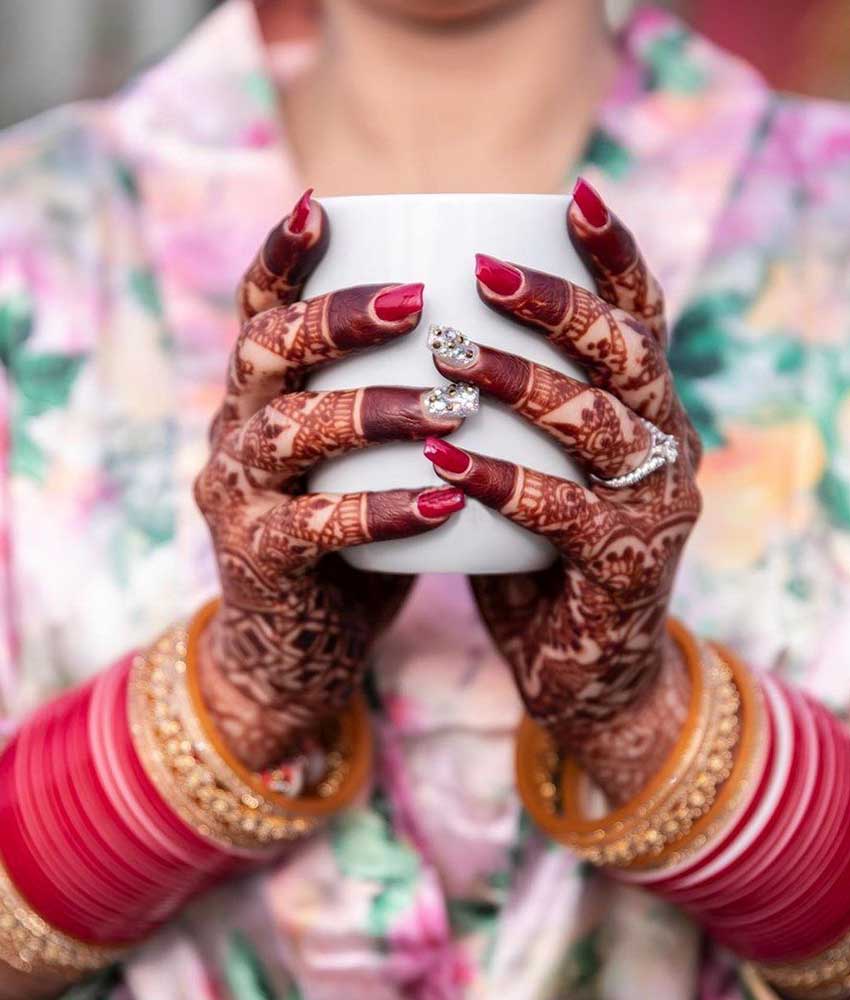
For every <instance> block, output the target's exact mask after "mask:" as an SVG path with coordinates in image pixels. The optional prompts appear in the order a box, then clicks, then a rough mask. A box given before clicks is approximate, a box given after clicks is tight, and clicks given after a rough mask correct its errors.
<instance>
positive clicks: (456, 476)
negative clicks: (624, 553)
mask: <svg viewBox="0 0 850 1000" xmlns="http://www.w3.org/2000/svg"><path fill="white" fill-rule="evenodd" d="M425 457H426V458H428V459H429V460H430V461H431V462H432V463H433V465H434V470H435V472H436V473H437V475H438V476H440V477H441V478H442V479H445V480H446V482H448V483H451V484H452V485H454V486H459V487H460V488H461V489H462V490H463V492H464V493H465V494H466V495H467V496H470V497H474V498H475V499H476V500H480V501H481V503H483V504H485V505H486V506H487V507H492V508H493V510H497V511H498V512H499V513H500V514H503V515H504V516H505V517H507V518H508V519H509V520H511V521H513V522H514V523H515V524H519V525H521V526H522V527H523V528H528V530H529V531H533V532H534V533H535V534H538V535H542V536H543V537H544V538H548V539H549V540H550V541H551V542H552V543H553V544H554V545H555V546H556V548H558V549H560V550H561V552H563V553H565V554H566V555H568V556H569V557H570V558H571V559H573V560H575V561H576V562H577V563H586V562H587V561H588V560H590V559H592V558H593V553H594V548H595V545H596V543H598V542H599V541H600V540H601V539H603V538H606V537H608V536H610V534H611V532H612V531H613V530H614V529H615V528H616V527H617V526H618V525H622V524H624V523H625V520H624V516H623V512H622V508H620V507H618V506H617V505H615V504H613V503H611V502H610V501H608V500H605V499H602V498H600V497H598V496H596V495H595V494H593V493H591V492H590V490H587V489H585V488H584V487H583V486H580V485H579V484H578V483H573V482H570V481H568V480H566V479H559V478H558V477H556V476H549V475H545V474H544V473H542V472H535V471H534V470H532V469H527V468H525V467H524V466H521V465H515V464H514V463H513V462H504V461H502V460H501V459H497V458H489V457H487V456H484V455H477V454H475V453H474V452H468V451H463V450H462V449H460V448H456V447H455V446H454V445H452V444H449V442H448V441H441V440H440V439H438V438H429V439H428V441H427V442H426V443H425Z"/></svg>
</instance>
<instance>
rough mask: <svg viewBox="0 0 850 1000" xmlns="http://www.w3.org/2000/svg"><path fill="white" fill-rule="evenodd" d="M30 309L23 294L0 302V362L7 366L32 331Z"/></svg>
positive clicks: (11, 296)
mask: <svg viewBox="0 0 850 1000" xmlns="http://www.w3.org/2000/svg"><path fill="white" fill-rule="evenodd" d="M32 322H33V317H32V309H31V308H30V304H29V300H28V299H26V298H25V297H24V296H23V295H10V296H9V297H8V298H7V299H4V300H3V301H2V302H0V363H2V364H3V365H4V367H6V368H9V367H10V365H11V361H12V358H14V357H15V355H16V354H17V352H18V350H19V349H20V348H21V347H22V346H23V344H24V343H25V342H26V341H27V339H28V338H29V336H30V334H31V333H32Z"/></svg>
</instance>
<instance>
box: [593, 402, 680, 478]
mask: <svg viewBox="0 0 850 1000" xmlns="http://www.w3.org/2000/svg"><path fill="white" fill-rule="evenodd" d="M638 419H639V420H640V421H641V423H642V424H643V426H644V427H645V428H646V429H647V431H649V454H648V455H647V456H646V458H645V459H644V460H643V461H642V462H641V464H640V465H639V466H638V467H637V468H636V469H632V471H631V472H626V473H624V474H623V475H622V476H614V478H613V479H603V478H602V477H601V476H595V475H592V476H591V479H593V480H595V481H596V482H597V483H600V484H601V485H602V486H606V487H608V489H611V490H621V489H624V488H625V487H627V486H634V485H636V484H637V483H639V482H641V481H642V480H644V479H646V477H647V476H651V475H652V473H653V472H657V471H658V470H659V469H662V468H664V466H665V465H674V464H675V462H676V460H677V459H678V457H679V442H678V440H677V439H676V438H675V437H674V436H673V435H672V434H665V433H664V431H662V430H660V428H658V427H656V426H655V424H653V423H652V422H651V421H650V420H646V419H644V418H643V417H639V418H638Z"/></svg>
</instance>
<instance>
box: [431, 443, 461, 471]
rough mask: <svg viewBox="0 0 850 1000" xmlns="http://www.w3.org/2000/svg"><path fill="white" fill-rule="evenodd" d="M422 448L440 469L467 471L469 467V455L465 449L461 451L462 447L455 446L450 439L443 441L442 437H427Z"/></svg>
mask: <svg viewBox="0 0 850 1000" xmlns="http://www.w3.org/2000/svg"><path fill="white" fill-rule="evenodd" d="M422 450H423V452H424V454H425V457H426V458H427V459H429V460H430V461H432V462H433V463H434V465H436V466H437V468H438V469H445V470H446V472H466V470H467V469H468V468H469V462H470V458H469V455H467V453H466V452H465V451H461V450H460V448H455V446H454V445H453V444H449V442H448V441H443V440H442V438H436V437H429V438H426V439H425V447H424V448H423V449H422Z"/></svg>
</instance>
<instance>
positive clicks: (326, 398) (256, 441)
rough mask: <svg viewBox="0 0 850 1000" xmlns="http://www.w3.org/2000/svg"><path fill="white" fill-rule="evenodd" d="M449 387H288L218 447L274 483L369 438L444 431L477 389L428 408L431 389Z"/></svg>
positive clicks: (254, 478)
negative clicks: (440, 407)
mask: <svg viewBox="0 0 850 1000" xmlns="http://www.w3.org/2000/svg"><path fill="white" fill-rule="evenodd" d="M450 390H451V386H448V387H445V386H444V387H441V388H440V389H439V390H434V389H416V388H407V387H402V386H369V387H368V388H364V389H344V390H340V391H327V392H293V393H288V394H286V395H283V396H278V397H277V398H275V399H274V400H272V402H271V403H269V404H268V405H267V406H265V407H263V408H262V409H261V410H260V411H259V412H257V413H255V414H254V416H253V417H251V418H250V419H249V420H248V421H247V422H246V423H245V424H242V425H240V426H239V427H237V429H236V432H235V433H234V434H233V435H232V438H231V439H229V440H227V441H225V442H224V443H223V447H224V448H225V450H226V451H228V453H229V454H231V456H232V457H233V458H235V459H236V460H237V461H239V462H241V463H242V465H243V466H244V467H245V469H246V474H247V475H248V478H249V480H250V482H251V484H252V485H253V486H255V487H258V488H265V489H268V488H273V487H274V486H279V485H281V484H282V483H284V482H285V481H286V480H287V479H289V478H290V477H295V476H299V475H301V474H302V473H303V472H305V471H306V470H307V469H309V468H310V467H311V466H313V465H315V464H316V462H318V461H321V460H324V459H328V458H333V457H334V456H336V455H342V454H344V453H346V452H350V451H354V450H356V449H359V448H365V447H367V446H369V445H372V444H379V443H383V442H387V441H421V440H424V439H425V438H426V437H428V436H429V435H443V434H450V433H451V432H452V431H453V430H456V429H457V428H458V427H459V426H460V424H461V422H462V421H463V419H464V418H465V417H466V416H468V415H470V414H471V413H474V412H475V411H476V410H477V408H478V391H477V389H476V390H473V391H472V392H471V393H470V395H472V393H473V392H474V406H473V405H472V404H471V403H470V404H467V403H464V404H463V405H460V404H458V405H457V406H455V408H454V409H453V410H451V411H448V412H447V411H438V412H435V411H434V402H433V399H434V396H435V393H436V392H441V393H443V394H444V395H445V396H446V397H447V398H452V397H451V396H450V395H449V393H450ZM455 395H457V394H455Z"/></svg>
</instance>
